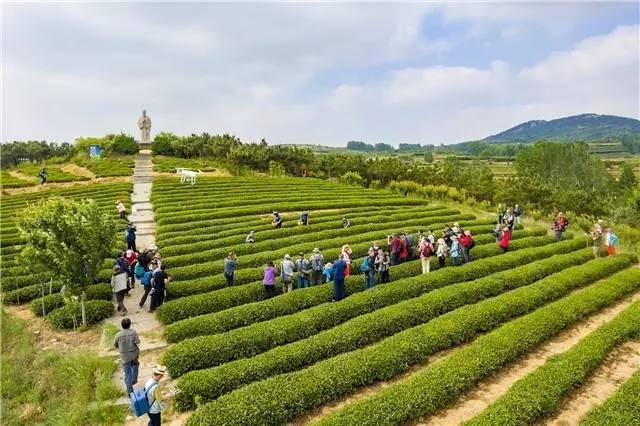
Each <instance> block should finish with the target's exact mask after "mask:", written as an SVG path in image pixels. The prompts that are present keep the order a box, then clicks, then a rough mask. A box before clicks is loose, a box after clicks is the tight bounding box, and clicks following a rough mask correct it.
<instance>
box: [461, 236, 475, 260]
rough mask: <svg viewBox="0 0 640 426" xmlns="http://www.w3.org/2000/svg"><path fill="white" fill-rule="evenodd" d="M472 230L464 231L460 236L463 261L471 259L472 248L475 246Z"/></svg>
mask: <svg viewBox="0 0 640 426" xmlns="http://www.w3.org/2000/svg"><path fill="white" fill-rule="evenodd" d="M475 244H476V243H475V242H474V241H473V237H472V236H471V231H464V232H463V234H462V236H461V237H460V248H461V249H462V262H463V263H468V262H470V261H471V249H472V248H473V247H474V246H475Z"/></svg>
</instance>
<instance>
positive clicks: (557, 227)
mask: <svg viewBox="0 0 640 426" xmlns="http://www.w3.org/2000/svg"><path fill="white" fill-rule="evenodd" d="M568 226H569V221H568V220H567V218H566V217H565V215H564V213H562V212H560V213H558V216H556V218H555V219H554V221H553V224H552V225H551V229H553V231H554V232H555V233H556V241H560V240H562V233H563V232H564V231H565V230H566V229H567V227H568Z"/></svg>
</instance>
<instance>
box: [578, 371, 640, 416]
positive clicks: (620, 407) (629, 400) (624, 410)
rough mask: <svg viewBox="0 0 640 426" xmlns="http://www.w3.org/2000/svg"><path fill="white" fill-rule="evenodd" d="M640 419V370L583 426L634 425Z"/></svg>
mask: <svg viewBox="0 0 640 426" xmlns="http://www.w3.org/2000/svg"><path fill="white" fill-rule="evenodd" d="M638 419H640V370H638V371H636V372H635V374H634V375H633V376H632V377H631V379H629V380H628V381H627V382H625V383H624V384H623V385H622V386H620V388H618V390H617V391H616V393H614V394H613V396H612V397H611V398H609V399H608V400H606V401H605V402H604V404H602V405H600V406H598V407H595V408H594V409H592V410H591V411H589V413H587V415H586V416H585V417H584V418H583V419H582V421H581V422H580V425H581V426H599V425H602V426H605V425H632V424H634V423H637V422H638Z"/></svg>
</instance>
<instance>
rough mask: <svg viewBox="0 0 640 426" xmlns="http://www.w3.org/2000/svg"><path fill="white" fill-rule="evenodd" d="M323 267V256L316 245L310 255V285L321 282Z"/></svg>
mask: <svg viewBox="0 0 640 426" xmlns="http://www.w3.org/2000/svg"><path fill="white" fill-rule="evenodd" d="M323 269H324V256H322V253H320V249H319V248H318V247H316V248H314V249H313V254H312V255H311V285H312V286H313V285H320V284H322V275H323V272H322V270H323Z"/></svg>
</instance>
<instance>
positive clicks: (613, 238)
mask: <svg viewBox="0 0 640 426" xmlns="http://www.w3.org/2000/svg"><path fill="white" fill-rule="evenodd" d="M605 244H606V245H607V254H609V256H615V255H616V246H617V245H618V236H617V235H616V234H615V232H613V229H611V228H610V227H608V228H607V229H606V231H605Z"/></svg>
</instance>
